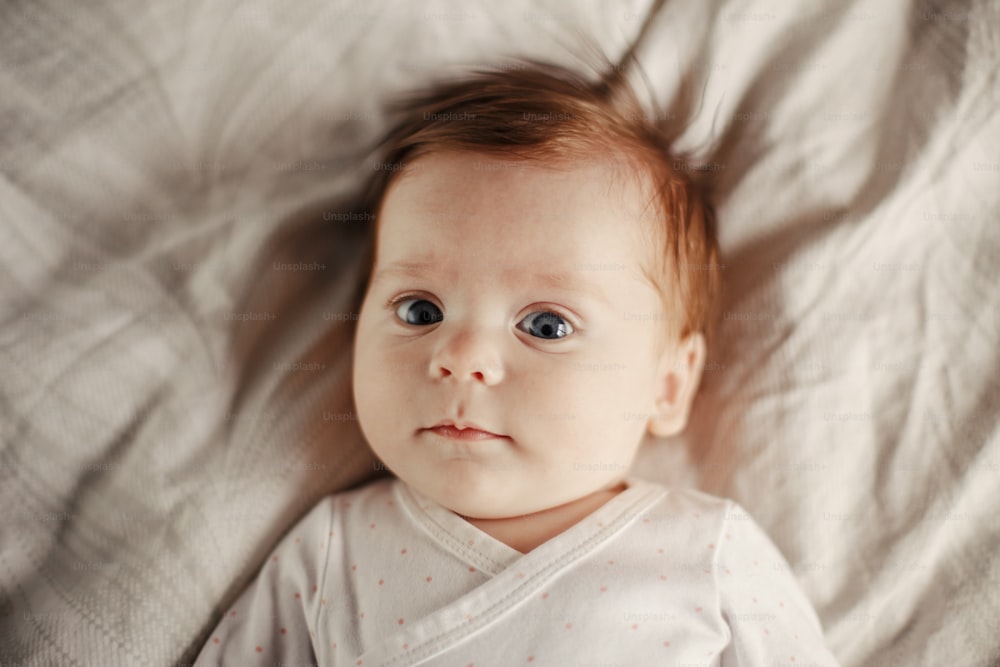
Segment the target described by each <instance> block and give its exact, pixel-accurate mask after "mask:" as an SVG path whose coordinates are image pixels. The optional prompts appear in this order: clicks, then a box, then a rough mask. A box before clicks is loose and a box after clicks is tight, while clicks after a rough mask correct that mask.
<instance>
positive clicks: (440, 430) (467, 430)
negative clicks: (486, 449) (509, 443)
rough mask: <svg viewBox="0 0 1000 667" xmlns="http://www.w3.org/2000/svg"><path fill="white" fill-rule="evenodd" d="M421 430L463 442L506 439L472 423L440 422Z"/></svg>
mask: <svg viewBox="0 0 1000 667" xmlns="http://www.w3.org/2000/svg"><path fill="white" fill-rule="evenodd" d="M423 430H424V431H429V432H430V433H434V434H435V435H438V436H441V437H443V438H448V439H450V440H462V441H465V442H477V441H481V440H500V439H508V438H507V436H505V435H500V434H498V433H491V432H490V431H486V430H484V429H480V428H478V427H476V426H472V425H462V424H453V423H441V424H438V425H437V426H432V427H431V428H425V429H423Z"/></svg>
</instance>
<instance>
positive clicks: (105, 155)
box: [0, 0, 1000, 666]
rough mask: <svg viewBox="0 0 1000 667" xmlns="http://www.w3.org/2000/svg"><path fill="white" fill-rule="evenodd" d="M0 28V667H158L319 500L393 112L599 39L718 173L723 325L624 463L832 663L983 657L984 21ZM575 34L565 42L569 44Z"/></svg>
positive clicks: (429, 20)
mask: <svg viewBox="0 0 1000 667" xmlns="http://www.w3.org/2000/svg"><path fill="white" fill-rule="evenodd" d="M88 5H89V6H88V8H87V9H82V8H78V6H77V5H71V4H68V3H64V2H57V1H55V0H41V1H39V2H33V3H8V4H6V5H4V6H3V7H2V8H0V507H2V508H3V519H2V522H0V662H5V663H6V662H14V663H19V664H25V665H50V664H60V665H90V664H101V665H128V666H132V665H170V664H178V663H184V662H187V661H190V660H191V659H192V657H193V655H194V654H195V653H196V651H197V649H198V647H199V646H200V643H201V642H202V641H204V639H205V633H207V632H208V631H209V629H210V628H211V627H212V626H213V625H214V624H215V622H216V621H217V620H218V617H219V615H220V614H221V613H222V611H223V610H224V609H225V607H226V606H227V605H228V604H230V603H231V602H232V601H233V600H234V599H235V597H236V596H237V595H238V594H239V592H240V590H241V589H242V587H243V586H245V584H246V583H247V582H248V580H249V579H250V578H251V577H252V576H253V575H254V573H255V572H256V569H257V568H258V567H259V566H260V564H261V561H262V559H263V558H264V557H265V555H266V554H267V552H268V551H269V549H270V548H272V547H273V545H274V544H275V543H276V542H277V540H278V539H279V538H280V537H281V535H282V534H283V533H284V532H285V531H286V530H287V529H288V528H289V527H290V526H291V525H292V524H293V523H294V522H295V521H296V519H297V518H298V517H300V516H302V515H303V514H304V513H305V511H306V510H307V509H308V508H309V507H310V506H311V505H312V504H313V503H314V502H315V501H316V500H317V499H318V498H319V497H321V496H323V495H325V494H327V493H330V492H332V491H335V490H339V489H345V488H349V487H351V486H353V485H356V484H358V483H360V482H362V481H364V480H366V479H370V478H371V477H373V476H374V475H377V474H379V473H380V471H379V470H378V467H379V466H378V465H377V464H376V463H375V459H374V458H373V456H372V454H371V453H370V451H369V450H368V449H367V448H366V446H365V444H364V442H363V439H362V437H361V434H360V431H359V429H358V427H357V422H356V419H355V417H354V414H353V410H352V404H351V396H350V349H351V339H352V331H353V322H354V320H355V317H356V312H357V307H358V304H359V303H360V301H359V297H360V293H359V289H358V288H359V285H360V279H361V275H360V274H361V267H362V265H363V255H364V253H363V250H364V248H365V246H366V243H367V240H368V234H367V232H368V229H369V227H370V221H367V220H364V219H358V216H352V215H351V214H350V213H349V212H350V211H351V210H352V209H351V208H350V202H351V200H352V197H354V196H355V194H356V191H357V188H358V187H359V185H360V184H361V183H362V182H363V181H364V178H365V176H366V175H367V174H368V173H369V172H368V171H367V170H369V169H371V165H370V162H366V160H367V159H368V158H369V157H370V156H368V152H367V149H368V147H369V146H370V144H371V142H372V140H373V139H374V138H375V137H376V136H377V134H378V132H379V131H380V130H381V129H383V128H384V127H385V125H386V118H385V115H384V113H383V111H382V102H383V100H384V99H385V98H386V97H387V96H388V95H389V94H390V93H392V92H394V91H398V90H400V89H403V88H407V87H410V86H412V85H415V84H419V83H420V82H422V81H426V80H429V79H430V78H431V77H432V76H434V75H436V74H438V73H440V72H442V71H457V70H458V69H460V68H461V67H464V66H466V65H472V64H482V63H493V62H497V59H498V58H499V57H501V56H503V55H509V54H518V55H529V56H534V57H538V58H544V59H550V60H555V61H557V62H562V63H565V64H569V65H573V64H574V63H575V62H576V60H575V56H573V55H571V54H572V53H574V44H575V43H576V42H575V40H576V37H577V35H578V34H580V33H585V34H588V35H591V36H592V37H593V38H594V39H595V40H596V41H597V42H598V43H599V44H600V45H601V46H602V47H603V48H604V49H605V50H606V51H607V52H608V53H609V54H611V55H612V56H617V55H620V54H621V53H622V52H623V51H624V50H625V49H626V48H628V46H629V45H630V44H631V43H632V42H633V41H634V40H635V39H636V37H637V35H638V34H639V32H640V29H641V28H642V26H643V23H644V21H645V20H646V19H647V18H649V29H648V31H647V32H646V34H645V36H644V38H643V40H642V41H641V43H640V44H639V48H638V53H637V55H638V58H639V61H640V62H641V64H642V66H643V69H644V70H645V72H646V75H647V77H648V83H649V86H650V94H649V96H648V100H649V109H650V112H651V113H655V114H657V115H659V116H662V117H664V118H667V117H669V116H670V115H671V114H672V113H673V109H674V108H675V106H676V105H675V104H674V101H675V100H676V99H677V96H678V91H679V90H681V89H682V82H684V81H687V82H688V83H689V84H690V85H692V86H693V89H694V90H696V91H697V92H698V95H699V105H698V107H697V109H696V113H695V116H694V122H693V123H692V124H691V125H690V127H689V128H688V130H687V131H686V132H685V134H684V135H683V137H682V139H681V142H680V144H681V146H682V147H686V148H691V149H692V150H696V151H701V152H700V153H699V155H700V157H701V159H702V160H703V161H704V162H705V163H707V164H708V165H709V166H710V169H711V171H712V173H713V175H714V176H715V185H716V187H715V194H714V199H715V202H716V205H717V207H718V211H719V226H720V241H721V245H722V249H723V255H724V258H723V262H724V264H725V268H724V271H723V273H724V276H725V281H726V297H725V304H724V307H723V312H722V320H721V322H720V325H721V326H720V329H719V337H718V342H717V345H716V346H715V347H714V348H713V350H712V351H711V353H710V356H709V360H708V366H707V370H706V373H705V382H704V385H703V388H702V392H701V394H700V395H699V397H698V399H697V401H696V404H695V410H694V415H693V419H692V424H691V427H690V429H689V430H688V431H687V432H686V433H685V434H684V435H683V436H681V437H678V438H674V439H672V440H669V441H650V442H649V443H647V444H646V446H645V447H644V449H643V451H642V454H641V458H640V461H639V464H638V465H637V470H639V471H640V472H641V474H642V475H644V476H646V477H649V478H651V479H654V480H657V481H661V482H666V483H674V484H678V485H689V486H697V487H699V488H702V489H704V490H706V491H709V492H711V493H715V494H718V495H724V496H729V497H732V498H734V499H735V500H737V501H738V502H740V503H741V504H742V505H743V506H744V507H745V508H746V509H747V510H748V511H749V512H750V513H751V514H752V515H753V516H754V518H755V519H756V520H757V521H758V522H759V523H760V524H761V525H762V526H763V527H764V528H765V529H767V530H768V532H769V533H770V535H771V536H772V538H773V539H774V541H775V542H776V544H777V545H778V546H779V547H780V548H781V550H782V552H783V553H784V554H785V556H786V557H787V558H788V560H789V562H790V564H791V567H792V568H793V570H794V572H795V574H796V576H797V577H798V578H799V580H800V581H801V582H802V584H803V587H804V589H805V591H806V592H807V594H808V595H809V597H810V599H811V601H812V602H813V604H814V605H815V606H816V609H817V612H818V614H819V616H820V618H821V620H822V622H823V624H824V627H825V629H826V631H827V638H828V642H829V644H830V646H831V648H832V649H833V650H834V652H835V653H836V654H837V656H838V657H839V659H840V660H842V661H843V663H844V664H845V665H906V666H909V665H941V664H962V665H984V666H985V665H995V664H997V662H998V661H1000V636H998V634H997V633H996V628H997V627H1000V598H998V597H997V596H996V595H995V591H996V590H997V587H998V585H1000V564H998V561H997V557H996V555H995V554H996V553H998V550H1000V519H998V517H1000V512H998V510H1000V500H998V498H997V487H998V481H1000V435H998V420H1000V417H998V415H1000V388H998V387H1000V384H998V383H997V381H996V377H997V373H998V371H1000V287H998V285H1000V281H998V280H997V278H998V275H997V274H998V272H1000V271H998V268H997V267H998V265H1000V231H998V227H997V223H998V218H1000V187H998V184H1000V157H998V156H1000V150H998V149H1000V114H998V112H997V109H998V108H1000V99H998V98H1000V93H998V90H1000V87H998V81H997V78H998V72H1000V7H998V5H996V3H992V2H987V1H985V0H984V1H980V2H976V1H972V0H970V1H969V2H951V3H948V2H926V3H924V2H905V1H903V0H886V1H885V2H880V3H866V2H861V1H860V0H858V1H855V2H802V3H787V2H782V1H781V0H770V1H760V2H754V3H753V4H747V3H737V2H722V1H715V2H701V1H694V0H692V1H687V2H681V1H673V2H667V3H666V4H665V6H663V7H662V8H660V9H659V10H658V11H656V12H655V15H652V16H650V15H651V13H653V7H652V6H651V5H650V4H649V3H648V2H642V1H635V2H625V3H621V4H616V5H614V6H613V7H612V6H611V4H610V3H601V2H597V1H596V0H595V1H592V2H578V3H573V4H570V3H563V2H556V1H554V0H553V1H551V2H544V3H531V2H527V1H526V0H522V1H520V2H518V1H511V2H505V3H503V5H502V6H501V5H498V4H495V3H487V2H484V1H479V2H471V3H460V4H459V3H447V2H443V1H441V0H438V1H435V2H429V3H420V6H419V8H418V7H416V6H411V4H410V3H404V2H389V1H387V0H381V1H375V2H371V3H366V4H355V3H341V2H332V3H331V2H320V1H318V0H303V1H301V2H294V3H278V2H253V3H237V2H232V1H227V0H213V1H212V2H207V3H203V2H195V1H193V0H180V1H178V2H168V3H150V4H149V6H146V7H139V6H138V5H136V4H135V3H127V2H124V1H119V2H112V1H109V0H105V1H103V2H94V3H88ZM574 30H577V31H579V32H574Z"/></svg>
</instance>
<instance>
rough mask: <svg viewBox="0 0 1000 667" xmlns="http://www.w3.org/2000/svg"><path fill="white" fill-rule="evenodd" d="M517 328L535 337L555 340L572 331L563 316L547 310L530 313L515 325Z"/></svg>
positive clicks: (570, 325)
mask: <svg viewBox="0 0 1000 667" xmlns="http://www.w3.org/2000/svg"><path fill="white" fill-rule="evenodd" d="M517 328H518V329H520V330H521V331H524V332H525V333H528V334H531V335H532V336H535V337H536V338H543V339H545V340H557V339H559V338H565V337H566V336H568V335H570V334H571V333H573V325H572V324H570V323H569V322H567V321H566V320H565V318H562V317H560V316H559V315H556V314H555V313H552V312H549V311H547V310H540V311H538V312H537V313H531V314H530V315H528V316H527V317H525V318H524V319H523V320H521V322H520V324H518V325H517Z"/></svg>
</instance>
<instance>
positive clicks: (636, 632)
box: [197, 62, 836, 667]
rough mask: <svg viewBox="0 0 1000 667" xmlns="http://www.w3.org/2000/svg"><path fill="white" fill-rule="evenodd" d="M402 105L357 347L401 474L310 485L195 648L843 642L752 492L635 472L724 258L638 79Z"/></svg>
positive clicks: (366, 661)
mask: <svg viewBox="0 0 1000 667" xmlns="http://www.w3.org/2000/svg"><path fill="white" fill-rule="evenodd" d="M409 109H410V112H409V114H408V116H407V117H406V118H405V119H404V120H403V121H402V122H401V123H400V124H399V125H398V126H396V128H395V129H394V130H393V131H392V132H390V133H389V134H388V135H386V140H385V144H384V148H385V154H384V161H383V162H381V163H380V164H379V166H380V167H381V169H379V170H378V172H377V175H376V177H375V179H374V181H373V184H372V188H371V190H370V194H369V204H370V208H371V210H372V211H374V212H375V213H376V215H375V220H376V222H377V230H376V232H375V250H374V255H373V257H372V267H371V268H372V270H371V275H370V277H369V282H368V286H367V292H366V296H365V299H364V303H363V305H362V308H361V312H360V317H359V320H358V325H357V331H356V342H355V348H354V355H355V356H354V397H355V403H356V411H357V415H358V420H359V423H360V426H361V429H362V431H363V433H364V435H365V437H366V439H367V441H368V442H369V443H370V445H371V447H372V448H373V449H374V451H375V452H376V453H377V454H378V456H379V457H380V458H381V460H382V461H383V462H384V463H385V465H386V466H387V467H388V468H389V469H390V470H391V471H392V472H393V473H394V475H395V477H393V478H390V479H382V480H379V481H376V482H373V483H370V484H369V485H367V486H365V487H363V488H360V489H357V490H354V491H350V492H346V493H340V494H337V495H333V496H329V497H327V498H325V499H324V500H322V501H321V502H320V503H319V504H318V505H317V506H316V507H315V508H313V509H312V511H311V512H310V513H309V514H308V515H307V516H306V517H305V518H304V519H302V521H301V522H300V523H299V524H298V525H297V526H295V527H294V528H293V529H292V530H291V531H290V532H289V533H288V535H287V536H286V537H285V538H284V540H283V541H282V542H281V543H280V544H279V545H278V547H277V548H276V549H275V551H274V553H273V554H272V555H271V556H270V557H269V558H268V560H267V562H266V564H265V565H264V567H263V568H262V570H261V572H260V573H259V575H258V576H257V578H256V580H255V581H254V582H253V584H252V585H251V586H250V588H249V589H248V590H246V591H245V592H244V593H243V595H242V597H241V598H240V599H239V600H238V601H237V602H236V604H235V606H234V607H232V609H231V610H229V611H227V613H226V614H225V616H224V617H223V619H222V620H221V622H220V623H219V625H218V627H217V628H216V629H215V630H214V632H212V634H211V635H210V636H209V639H208V642H207V644H206V645H205V647H204V649H203V650H202V653H201V655H200V657H199V659H198V662H197V664H198V665H209V664H211V665H215V664H220V663H221V664H226V665H307V664H320V665H352V666H359V665H366V666H373V667H374V666H376V665H386V666H389V665H394V666H404V665H455V666H460V667H464V666H468V665H475V667H486V666H487V665H497V666H503V667H510V666H511V665H553V666H557V667H565V666H572V665H678V666H679V665H768V666H771V665H798V666H800V667H801V666H802V665H834V664H836V661H835V659H834V658H833V656H832V655H831V654H830V653H829V652H828V650H827V649H826V648H825V647H824V643H823V636H822V631H821V629H820V624H819V621H818V619H817V617H816V614H815V612H814V611H813V610H812V608H811V607H810V604H809V602H808V600H807V599H806V597H805V596H804V594H803V593H802V592H801V591H800V589H799V588H798V586H797V584H796V582H795V580H794V578H793V577H792V575H791V574H790V568H789V566H788V564H787V563H786V562H785V560H784V559H783V558H782V556H781V554H780V553H779V552H778V550H777V549H776V548H775V546H774V545H773V544H772V543H771V542H770V541H769V539H768V538H767V537H766V536H765V534H764V533H763V531H762V530H761V529H760V528H759V527H758V526H757V525H756V524H755V523H754V522H753V521H752V519H751V518H750V516H749V515H747V514H746V513H745V512H744V511H742V510H741V508H740V507H739V506H738V505H736V504H735V503H733V502H732V501H727V500H723V499H720V498H715V497H713V496H709V495H706V494H704V493H701V492H698V491H693V490H685V489H668V488H665V487H663V486H660V485H657V484H654V483H651V482H648V481H644V480H640V479H637V478H635V477H632V476H631V475H630V474H629V470H630V468H631V464H632V462H633V459H634V457H635V455H636V451H637V449H638V448H639V446H640V443H641V442H642V440H643V437H644V434H645V432H646V431H648V432H649V433H651V434H652V435H654V436H669V435H673V434H676V433H678V432H680V431H681V430H682V429H683V428H684V426H685V423H686V421H687V418H688V413H689V410H690V407H691V403H692V400H693V397H694V395H695V393H696V390H697V387H698V383H699V379H700V375H701V370H702V366H703V363H704V360H705V354H706V341H707V339H708V336H709V333H710V329H711V324H712V315H713V313H714V312H715V304H716V301H717V294H718V291H719V288H718V285H719V279H718V250H717V246H716V241H715V236H714V229H713V226H714V224H713V215H712V212H711V209H710V207H709V206H708V204H707V203H706V202H705V201H704V199H703V197H702V196H701V194H700V193H699V190H698V189H697V188H696V187H695V186H694V184H693V183H692V182H691V181H690V179H689V178H688V177H687V175H686V173H685V170H684V169H683V168H680V167H679V164H680V163H679V162H677V158H676V157H675V156H672V155H671V154H670V153H669V152H668V151H667V148H668V145H669V142H668V140H667V137H666V135H664V134H663V133H662V132H661V131H660V130H658V129H657V128H655V127H654V126H653V125H652V124H651V123H650V122H649V121H648V120H647V118H646V117H645V115H644V113H643V111H642V109H641V106H640V105H639V103H638V102H637V100H636V97H635V95H634V93H632V92H631V91H630V90H629V89H628V87H627V85H626V84H625V82H624V80H623V79H622V78H620V77H619V78H617V79H615V78H611V79H605V80H602V81H599V82H596V83H595V82H590V81H588V80H587V79H585V78H582V77H579V76H577V75H574V74H572V73H570V72H568V71H566V70H563V69H561V68H557V67H554V66H547V65H544V64H540V63H530V62H529V63H525V64H524V65H523V66H521V67H518V68H508V69H505V70H503V71H495V72H490V71H481V72H476V73H473V74H470V75H469V76H468V77H466V78H463V79H460V80H457V81H451V82H445V83H442V84H439V85H437V86H436V87H434V88H433V89H431V90H430V91H429V92H427V93H426V94H423V95H422V96H420V97H418V98H415V99H412V100H410V107H409ZM635 415H641V416H642V419H641V420H640V419H635Z"/></svg>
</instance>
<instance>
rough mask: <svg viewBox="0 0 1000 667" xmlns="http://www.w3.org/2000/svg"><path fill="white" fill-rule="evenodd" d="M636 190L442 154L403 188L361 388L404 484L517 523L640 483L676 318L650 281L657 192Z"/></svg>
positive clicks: (365, 342) (361, 344)
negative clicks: (647, 213) (633, 470)
mask: <svg viewBox="0 0 1000 667" xmlns="http://www.w3.org/2000/svg"><path fill="white" fill-rule="evenodd" d="M484 166H485V167H486V168H484ZM632 180H633V179H630V178H625V177H622V178H617V179H615V178H613V177H612V174H611V172H610V170H609V169H607V168H602V167H601V166H599V165H594V166H590V167H579V168H574V170H572V171H569V170H564V171H557V170H552V169H545V168H542V167H539V166H534V165H533V164H531V163H523V162H516V163H515V162H498V161H497V160H496V158H491V157H487V156H483V155H476V154H471V153H436V154H430V155H427V156H424V157H422V158H420V159H418V160H417V161H416V162H414V163H412V169H411V170H410V171H409V172H408V173H407V174H406V175H405V176H404V177H403V178H402V179H401V180H398V181H397V182H395V183H394V184H393V187H392V188H390V190H389V192H388V193H387V195H386V197H385V200H384V202H383V205H382V208H381V211H380V220H379V235H378V239H377V248H378V251H377V257H376V262H375V265H374V269H373V273H372V282H371V284H370V286H369V289H368V293H367V295H366V298H365V301H364V304H363V306H362V309H361V314H360V318H359V322H358V329H357V338H356V342H355V360H354V364H355V366H354V392H355V400H356V407H357V412H358V417H359V420H360V425H361V428H362V430H363V432H364V434H365V436H366V438H367V439H368V441H369V443H370V444H371V446H372V447H373V449H374V450H375V452H376V453H377V454H378V455H379V457H380V458H381V459H382V461H383V462H384V463H385V464H386V465H387V466H388V467H389V468H390V469H391V470H392V471H393V472H394V473H395V474H396V475H397V476H398V477H400V478H401V479H403V480H404V481H406V482H407V483H409V484H410V485H411V486H413V487H414V488H416V489H417V490H418V491H420V492H421V493H423V494H425V495H427V496H428V497H430V498H432V499H434V500H436V501H437V502H439V503H440V504H442V505H444V506H445V507H448V508H449V509H451V510H453V511H455V512H457V513H459V514H463V515H466V516H470V517H476V518H501V517H512V516H519V515H522V514H526V513H530V512H535V511H539V510H542V509H547V508H550V507H555V506H557V505H560V504H563V503H566V502H569V501H571V500H575V499H577V498H581V497H583V496H585V495H587V494H589V493H593V492H594V491H597V490H600V489H601V488H604V487H607V486H609V485H612V484H614V483H616V482H617V481H619V480H621V479H622V478H623V477H624V476H625V475H626V474H627V471H628V468H629V467H630V465H631V463H632V460H633V457H634V455H635V453H636V450H637V448H638V447H639V445H640V443H641V441H642V436H643V433H644V430H645V428H646V425H647V420H648V417H649V416H650V414H651V413H653V412H654V410H655V409H656V406H655V397H656V395H657V392H658V390H660V389H661V387H660V386H659V385H661V384H662V378H661V376H660V372H661V371H662V367H663V366H662V364H663V363H664V361H663V358H662V357H661V355H660V354H659V353H658V349H657V336H656V327H659V326H664V325H665V324H666V322H665V321H664V318H663V314H662V313H661V309H662V306H661V300H660V297H659V294H658V293H657V291H656V290H655V289H654V287H653V286H652V285H651V284H650V283H649V281H648V280H647V279H646V278H645V277H644V276H643V275H642V269H641V266H642V262H643V260H644V259H645V258H646V255H645V254H644V253H648V252H650V249H649V247H648V246H646V245H645V244H644V242H643V241H642V234H641V232H640V231H639V229H640V224H641V223H640V222H638V220H637V219H638V218H639V216H641V215H642V214H643V209H642V206H641V205H640V204H641V203H642V202H644V201H646V200H647V199H648V197H646V198H644V197H643V196H642V195H643V192H642V190H641V188H640V187H639V186H638V185H637V184H635V183H633V182H632ZM442 422H453V423H455V424H459V425H465V424H471V425H474V426H475V427H478V429H480V430H482V431H487V432H490V433H492V434H496V435H498V436H502V437H487V436H485V435H484V434H483V433H476V432H474V431H471V430H467V431H466V432H465V433H464V434H461V435H459V434H458V433H457V430H456V429H455V428H451V429H449V428H439V429H437V430H434V427H436V426H438V425H439V424H441V423H442ZM456 436H458V437H456ZM470 436H475V437H470Z"/></svg>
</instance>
